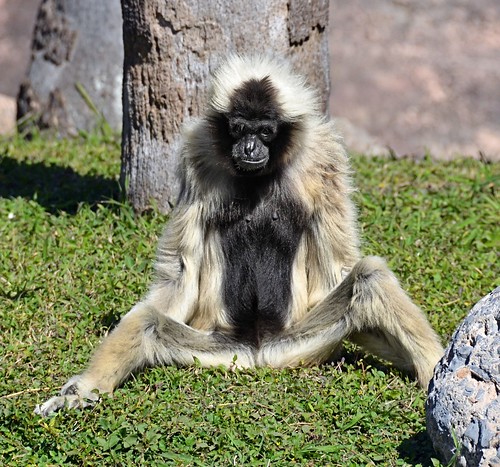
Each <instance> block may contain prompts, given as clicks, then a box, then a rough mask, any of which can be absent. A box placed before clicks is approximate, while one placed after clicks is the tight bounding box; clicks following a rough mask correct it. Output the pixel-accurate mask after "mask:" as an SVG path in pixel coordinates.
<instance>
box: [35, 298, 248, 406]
mask: <svg viewBox="0 0 500 467" xmlns="http://www.w3.org/2000/svg"><path fill="white" fill-rule="evenodd" d="M235 357H236V359H235ZM194 358H197V359H198V360H199V361H200V363H201V365H202V366H205V367H209V366H217V365H224V366H227V367H231V366H233V365H234V366H239V367H252V366H254V357H253V350H252V349H251V348H250V347H248V346H246V345H244V344H242V343H239V342H237V341H235V340H234V339H232V338H231V337H229V336H226V335H225V334H223V333H220V332H212V333H206V332H201V331H197V330H195V329H193V328H191V327H190V326H188V325H186V324H184V323H180V322H178V321H175V320H173V319H172V318H169V317H166V316H163V315H161V314H160V313H159V312H158V311H156V310H155V309H154V308H152V307H151V306H149V305H147V304H139V305H137V306H136V307H135V308H133V309H132V311H130V312H129V313H128V314H127V315H125V316H124V317H123V318H122V320H121V321H120V323H119V324H118V326H117V327H116V328H115V329H114V330H113V332H111V333H110V334H109V336H107V337H106V338H105V339H104V341H103V342H102V344H101V345H100V347H99V348H98V349H97V351H96V352H95V354H94V356H93V357H92V360H91V362H90V365H89V367H88V369H87V370H86V371H85V372H84V373H82V374H81V375H77V376H74V377H73V378H71V379H70V380H69V381H68V382H67V383H66V384H65V385H64V386H63V388H62V390H61V395H60V396H55V397H52V398H51V399H49V400H48V401H47V402H45V403H44V404H42V405H37V407H36V409H35V413H38V414H40V415H43V416H46V415H49V414H51V413H52V412H55V411H57V410H59V409H61V408H63V407H66V406H67V407H69V408H75V407H87V406H89V405H92V404H94V403H95V402H97V401H98V400H99V397H98V395H97V393H96V392H94V391H97V392H99V393H111V392H113V390H114V389H115V388H116V387H117V386H118V385H119V384H120V383H121V382H122V381H124V380H125V379H126V378H127V377H128V376H130V374H131V373H132V372H134V371H136V370H138V369H140V368H143V367H145V366H151V365H157V364H162V365H178V366H186V365H190V364H192V363H193V361H194Z"/></svg>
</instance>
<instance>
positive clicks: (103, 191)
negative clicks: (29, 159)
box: [0, 157, 120, 214]
mask: <svg viewBox="0 0 500 467" xmlns="http://www.w3.org/2000/svg"><path fill="white" fill-rule="evenodd" d="M18 196H20V197H23V198H27V199H34V200H35V201H36V202H37V203H38V204H40V205H41V206H43V207H44V208H45V209H46V210H47V211H48V212H51V213H57V212H60V211H65V212H67V213H69V214H74V213H75V212H76V211H77V209H78V205H79V204H81V203H88V204H91V205H93V204H96V203H98V202H101V201H105V200H108V199H118V198H119V196H120V189H119V184H118V182H117V181H116V180H113V179H111V178H106V177H102V176H98V175H80V174H78V173H77V172H75V171H74V170H73V169H71V168H69V167H61V166H57V165H54V164H45V163H41V162H36V163H29V164H27V163H25V162H19V161H18V160H16V159H13V158H10V157H0V197H2V198H15V197H18Z"/></svg>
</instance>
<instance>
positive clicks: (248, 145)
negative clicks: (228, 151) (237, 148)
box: [245, 135, 255, 156]
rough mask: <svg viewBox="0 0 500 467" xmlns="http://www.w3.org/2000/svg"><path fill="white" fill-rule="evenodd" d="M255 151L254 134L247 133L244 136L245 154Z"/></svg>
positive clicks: (249, 154)
mask: <svg viewBox="0 0 500 467" xmlns="http://www.w3.org/2000/svg"><path fill="white" fill-rule="evenodd" d="M254 151H255V135H247V136H246V137H245V154H246V155H247V156H251V155H252V153H253V152H254Z"/></svg>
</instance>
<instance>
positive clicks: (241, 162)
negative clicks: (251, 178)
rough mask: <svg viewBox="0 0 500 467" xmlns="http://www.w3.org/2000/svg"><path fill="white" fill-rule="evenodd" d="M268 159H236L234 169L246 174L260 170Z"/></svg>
mask: <svg viewBox="0 0 500 467" xmlns="http://www.w3.org/2000/svg"><path fill="white" fill-rule="evenodd" d="M268 160H269V157H263V158H262V159H257V160H256V159H236V160H235V164H236V167H237V168H238V169H240V170H245V171H247V172H252V171H254V170H258V169H262V168H263V167H265V165H266V164H267V161H268Z"/></svg>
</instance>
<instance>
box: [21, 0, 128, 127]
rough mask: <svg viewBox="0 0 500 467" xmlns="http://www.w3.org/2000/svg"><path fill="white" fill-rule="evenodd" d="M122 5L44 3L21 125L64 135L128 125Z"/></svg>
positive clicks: (93, 0) (68, 0)
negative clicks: (105, 124) (124, 109)
mask: <svg viewBox="0 0 500 467" xmlns="http://www.w3.org/2000/svg"><path fill="white" fill-rule="evenodd" d="M121 25H122V20H121V9H120V2H119V0H106V1H102V0H85V2H81V1H80V0H42V3H41V5H40V9H39V11H38V17H37V19H36V24H35V30H34V33H33V43H32V56H31V63H30V67H29V71H28V76H27V78H26V80H25V81H24V82H23V83H22V85H21V88H20V91H19V95H18V101H17V103H18V111H17V116H18V119H21V120H20V121H21V122H23V121H24V122H25V125H27V126H28V127H30V126H31V125H35V126H37V127H39V128H51V129H55V130H56V131H57V132H59V133H60V134H62V135H67V134H74V133H76V132H77V131H78V130H87V131H89V130H92V129H93V128H94V127H95V126H96V125H98V124H102V119H103V118H104V119H105V120H106V121H107V122H108V123H109V125H110V126H111V128H113V129H115V130H119V129H120V128H121V125H122V76H123V41H122V27H121Z"/></svg>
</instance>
